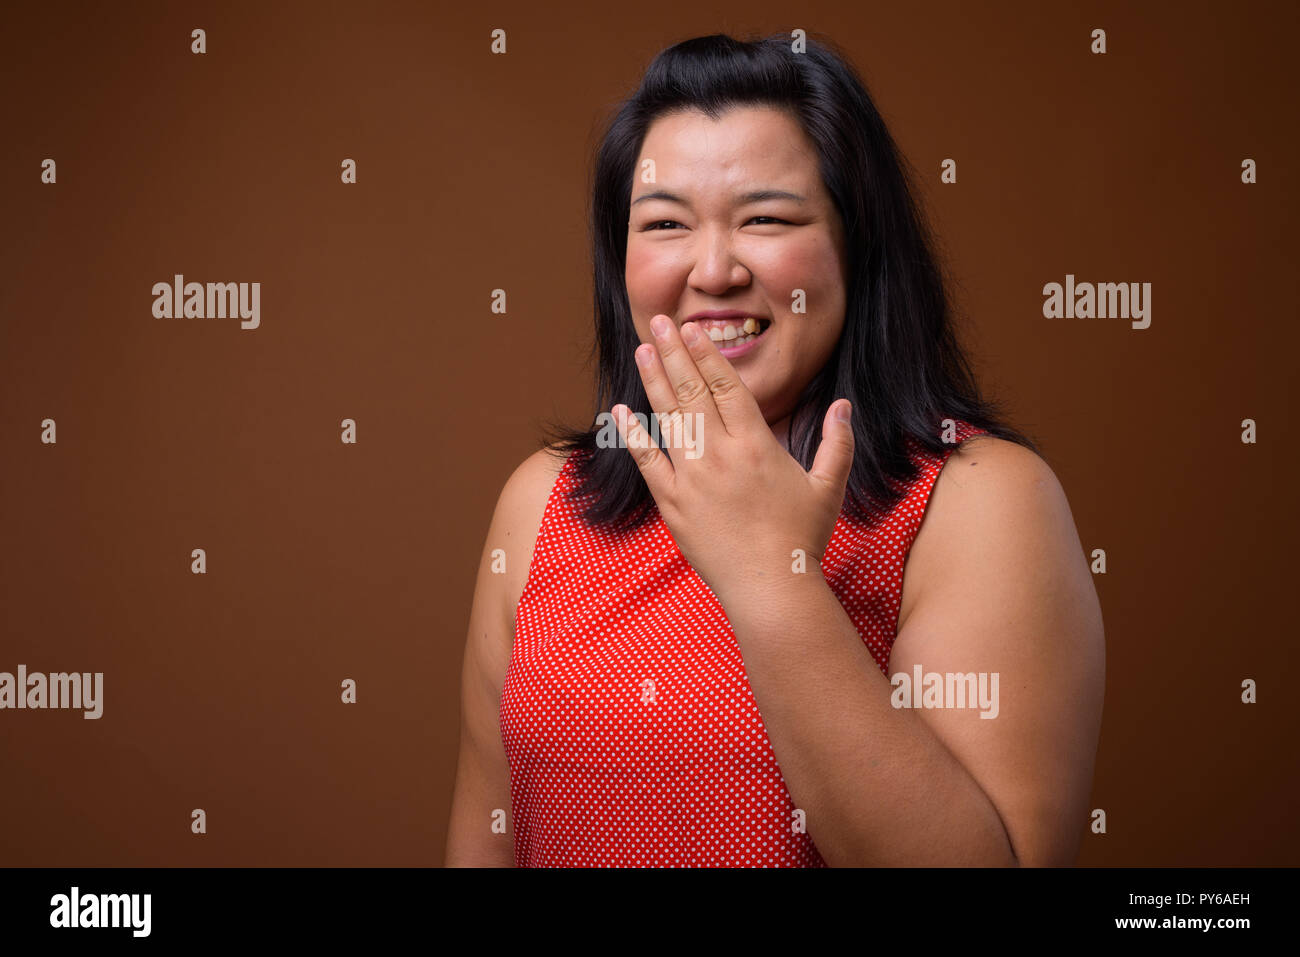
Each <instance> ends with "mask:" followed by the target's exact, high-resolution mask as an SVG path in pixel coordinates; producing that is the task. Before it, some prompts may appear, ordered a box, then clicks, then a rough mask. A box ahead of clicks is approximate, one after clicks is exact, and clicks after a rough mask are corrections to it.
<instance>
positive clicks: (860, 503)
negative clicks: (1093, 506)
mask: <svg viewBox="0 0 1300 957" xmlns="http://www.w3.org/2000/svg"><path fill="white" fill-rule="evenodd" d="M746 105H752V106H770V107H775V108H778V109H783V110H786V111H788V112H789V113H790V115H791V116H793V117H794V118H795V119H796V120H797V121H798V122H799V124H800V126H801V128H802V129H803V131H804V133H805V134H806V135H807V136H808V138H809V140H811V142H812V143H813V144H814V145H815V146H816V149H817V154H818V158H819V166H820V173H821V177H822V180H823V182H824V183H825V186H826V189H827V190H828V192H829V193H830V196H831V198H832V199H833V201H834V203H835V206H836V208H837V210H838V212H839V215H840V219H841V222H842V223H843V226H844V241H845V244H846V248H845V250H844V253H845V258H846V263H847V275H848V284H847V288H846V290H845V297H846V298H845V316H844V328H843V332H842V333H841V335H840V340H839V343H838V344H837V346H836V347H835V350H834V352H833V353H832V354H831V356H830V358H829V359H828V360H827V362H826V364H825V366H824V367H823V368H822V369H821V371H820V372H819V373H818V374H817V375H816V376H814V377H813V379H812V381H811V382H810V383H809V384H808V386H807V387H806V388H805V390H804V391H803V393H802V394H801V396H800V397H799V400H798V403H797V405H796V406H795V409H794V411H793V413H792V414H791V418H790V435H789V443H790V453H791V455H793V456H794V458H795V459H796V460H797V461H799V462H801V463H802V464H803V466H804V468H805V469H807V468H811V467H812V463H813V458H814V456H815V455H816V452H817V446H818V445H819V444H820V441H821V424H822V421H823V419H824V418H825V416H826V412H827V410H828V409H829V408H830V405H831V403H832V402H834V401H835V400H836V399H837V398H840V397H843V398H847V399H849V400H850V401H851V402H852V403H853V415H852V419H851V422H852V427H853V436H854V441H855V445H856V447H855V452H854V461H853V466H852V470H851V472H850V474H849V479H848V487H847V489H846V493H845V506H844V508H845V512H846V514H847V515H848V516H849V517H850V518H852V519H855V520H858V521H862V522H867V523H870V522H872V521H874V520H875V518H876V517H878V516H879V515H880V514H883V513H885V512H887V511H888V510H889V509H890V508H892V506H893V505H894V504H895V503H896V502H897V501H898V500H899V498H900V497H901V495H902V493H903V491H904V489H903V488H902V485H904V484H906V483H910V482H911V481H912V480H913V479H914V478H915V477H916V474H917V469H916V466H915V464H914V463H913V462H912V460H911V458H910V457H909V455H908V440H909V439H910V440H912V441H914V442H915V443H917V444H918V445H919V446H920V447H921V448H923V449H925V450H927V451H929V452H931V453H933V454H936V455H939V454H942V453H943V452H945V451H949V450H951V447H952V446H951V444H950V443H946V442H945V441H944V436H943V434H942V431H943V425H942V423H943V420H945V419H953V420H964V421H966V422H969V423H970V424H971V425H974V426H976V427H978V428H982V429H984V430H985V431H987V432H988V433H989V434H990V435H994V436H997V437H999V438H1003V439H1007V440H1009V441H1013V442H1016V443H1018V444H1020V445H1023V446H1025V447H1027V448H1029V449H1031V450H1033V451H1034V452H1038V449H1037V446H1036V445H1035V443H1034V442H1033V441H1032V440H1031V439H1029V438H1027V437H1026V436H1024V435H1022V434H1021V433H1019V432H1017V431H1016V430H1014V429H1012V428H1011V427H1010V426H1008V425H1006V424H1004V423H1003V422H1002V421H1000V412H999V410H998V407H997V405H996V404H994V403H992V402H990V401H989V400H987V399H985V398H983V397H982V396H981V395H980V392H979V389H978V386H977V385H976V382H975V377H974V374H973V373H972V371H971V368H970V364H969V361H968V359H967V358H966V355H965V354H964V352H963V351H962V348H961V346H960V345H959V344H958V341H957V338H956V335H955V333H954V330H953V324H952V318H951V315H950V304H949V301H948V297H947V295H946V292H945V288H944V283H945V278H944V275H943V273H942V272H941V270H940V266H939V264H938V261H937V257H936V254H935V252H934V248H933V246H934V241H933V238H932V237H931V235H930V232H929V228H928V226H927V225H926V223H925V221H924V219H923V217H922V214H921V211H920V208H919V204H918V201H917V199H916V197H915V195H914V191H913V187H912V185H911V179H910V177H912V176H914V175H915V174H914V173H909V169H910V168H909V167H907V166H906V160H905V159H904V158H903V157H902V155H901V153H900V152H899V150H898V147H897V146H896V145H895V143H894V140H893V138H892V137H891V136H890V134H889V131H888V130H887V129H886V127H885V124H884V121H883V120H882V119H881V116H880V114H879V112H877V110H876V107H875V104H874V103H873V102H872V100H871V97H870V95H869V94H868V92H867V89H866V86H865V84H864V83H863V82H862V80H861V78H860V77H859V76H858V74H857V72H856V71H855V70H854V69H853V67H852V66H851V65H849V63H848V61H847V59H846V58H845V57H844V56H843V54H841V53H840V52H839V51H838V49H837V48H836V47H835V45H834V44H833V43H831V42H830V41H829V40H826V39H818V40H813V39H811V38H809V39H807V40H806V49H805V50H804V51H803V52H795V50H794V48H793V43H792V41H791V39H790V37H788V36H782V35H776V36H771V37H767V38H763V39H755V40H749V41H743V40H737V39H734V38H732V37H730V36H727V35H725V34H715V35H713V36H706V37H696V38H694V39H690V40H685V41H683V42H681V43H677V44H675V45H673V46H670V47H668V48H667V49H665V50H663V51H662V52H660V53H659V54H658V55H657V56H656V57H655V58H654V60H653V61H652V62H651V64H650V66H649V67H648V68H647V69H646V72H645V75H644V76H643V77H642V80H641V83H640V86H639V87H638V88H637V90H636V92H635V93H634V94H633V95H632V96H631V97H630V98H629V99H627V100H626V101H624V102H623V103H621V104H620V105H619V106H618V108H617V112H616V115H615V116H614V118H613V120H612V122H611V123H610V124H609V126H608V128H607V130H606V132H605V135H604V138H603V141H602V143H601V145H600V148H599V151H598V153H597V155H596V165H595V169H594V173H593V189H592V207H591V219H590V239H591V245H592V256H593V266H594V271H595V321H596V338H595V343H594V346H593V351H594V353H595V355H596V357H597V361H598V366H597V370H598V371H597V381H596V396H595V400H596V409H595V412H594V413H593V420H592V426H591V427H590V428H588V429H585V430H583V429H572V428H569V427H567V426H564V425H562V424H561V425H552V426H551V427H549V429H548V430H547V431H548V433H549V434H548V437H547V440H546V444H547V445H548V446H549V448H550V450H551V451H553V452H555V453H558V454H561V455H565V456H567V455H568V454H569V453H571V452H574V451H575V450H581V451H580V454H579V456H578V461H576V462H575V469H576V473H575V474H576V481H575V486H574V488H573V489H571V491H570V495H571V497H572V499H573V501H574V502H582V503H583V504H582V508H581V512H580V514H581V515H582V517H583V521H584V522H586V524H587V525H588V526H589V527H592V528H595V529H607V530H608V529H615V528H618V529H623V528H629V527H630V528H635V527H637V526H639V525H640V524H641V523H642V522H644V521H645V520H647V519H648V518H649V517H650V515H651V514H653V510H654V499H653V497H652V496H651V494H650V489H649V487H648V486H647V485H646V483H645V479H644V478H643V477H642V475H641V472H640V469H638V468H637V466H636V463H635V461H634V460H633V458H632V456H631V455H630V454H629V453H628V451H627V450H626V449H599V447H598V444H597V437H598V435H599V434H600V433H601V428H600V427H599V426H598V424H597V419H598V417H599V415H600V414H601V413H602V412H608V411H609V410H610V409H611V408H612V407H613V406H614V405H615V404H616V403H620V402H621V403H623V404H625V405H627V406H628V408H629V409H631V410H632V411H633V412H634V413H642V414H644V415H646V416H647V419H650V418H652V417H653V410H652V409H651V408H650V403H649V400H648V399H647V397H646V394H645V388H644V386H643V385H642V382H641V377H640V375H639V374H638V372H637V367H636V363H635V360H634V357H633V352H634V350H635V349H636V347H637V346H638V345H639V344H640V340H639V338H638V337H637V333H636V329H635V326H634V325H633V322H632V313H631V309H630V307H629V304H628V296H627V286H626V283H625V281H624V271H625V268H626V252H627V230H628V220H629V208H630V202H631V190H632V183H633V176H634V173H635V166H636V160H637V157H638V155H639V154H640V151H641V146H642V144H643V142H644V139H645V135H646V131H647V130H648V129H649V127H650V124H651V122H652V121H653V120H654V119H656V118H657V117H659V116H661V115H665V114H668V113H673V112H679V111H682V110H692V109H694V110H700V111H702V112H704V113H705V114H706V115H707V116H709V117H710V118H711V119H717V118H718V117H719V116H721V115H722V114H723V113H725V112H726V111H727V110H728V109H730V108H732V107H735V106H746ZM606 432H607V434H608V430H606ZM597 451H604V452H606V454H603V455H601V454H595V453H596V452H597ZM583 453H588V454H583Z"/></svg>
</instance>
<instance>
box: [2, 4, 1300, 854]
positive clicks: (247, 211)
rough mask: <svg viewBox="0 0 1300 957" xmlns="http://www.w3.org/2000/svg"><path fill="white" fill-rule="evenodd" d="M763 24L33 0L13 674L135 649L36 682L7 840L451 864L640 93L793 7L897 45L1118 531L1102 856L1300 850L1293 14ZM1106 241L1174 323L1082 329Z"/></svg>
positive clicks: (1002, 333) (14, 30)
mask: <svg viewBox="0 0 1300 957" xmlns="http://www.w3.org/2000/svg"><path fill="white" fill-rule="evenodd" d="M728 10H735V5H734V4H709V3H700V2H696V0H692V2H689V3H686V2H683V3H665V2H658V3H654V4H651V5H649V6H647V5H644V4H641V5H634V6H631V7H628V8H627V9H626V10H625V11H620V10H610V9H607V8H604V7H600V6H597V5H592V6H590V7H585V8H568V9H566V8H564V7H551V6H550V5H544V4H533V3H524V2H518V3H502V4H494V5H491V6H490V7H488V6H485V5H482V4H463V5H459V7H458V6H457V5H451V4H429V3H403V4H394V3H388V4H351V3H349V4H337V5H326V4H321V3H311V4H306V3H304V4H274V5H272V4H261V3H238V4H236V3H219V4H218V3H213V4H193V5H190V6H182V5H179V4H161V3H159V4H127V5H124V6H119V5H116V4H85V5H78V6H70V5H65V4H39V5H36V4H32V5H24V6H22V7H21V8H19V7H18V6H17V5H11V6H7V7H6V10H5V13H4V15H3V16H4V23H3V30H0V74H2V75H3V80H4V83H3V90H4V93H3V98H4V103H3V113H2V114H0V120H2V121H3V136H2V137H0V139H2V140H3V147H2V150H3V152H2V154H0V197H2V203H3V210H4V215H3V220H2V222H3V262H4V281H3V284H2V285H0V313H2V319H3V324H2V326H0V457H2V458H3V468H2V469H0V482H2V483H3V487H2V489H0V493H2V496H3V497H2V501H3V515H2V519H3V526H2V528H3V548H2V549H0V561H2V562H3V566H2V567H0V609H2V611H0V671H9V672H16V670H17V666H18V665H19V664H20V663H22V664H26V665H27V667H28V669H29V670H31V671H43V672H51V671H91V672H94V671H102V672H104V673H105V678H104V717H103V718H101V719H100V720H98V721H86V720H84V719H83V718H82V717H81V715H80V713H78V712H76V711H26V710H24V711H7V710H6V711H3V712H0V863H3V864H9V865H21V864H48V865H91V866H102V865H182V866H185V865H240V864H249V865H263V864H265V865H434V864H439V863H441V861H442V854H443V845H444V832H445V826H446V820H447V811H448V806H449V800H450V794H451V788H452V780H453V772H454V768H455V754H456V741H457V733H458V720H459V719H458V697H457V696H458V683H459V665H460V656H461V651H462V646H463V643H464V636H465V630H466V626H467V621H468V615H469V606H470V599H471V592H472V586H473V580H474V574H475V570H476V567H477V563H478V560H479V555H480V549H481V547H482V544H483V536H484V534H485V532H486V529H487V522H488V519H489V517H490V515H491V510H492V506H493V504H494V502H495V500H496V496H497V493H498V492H499V490H500V487H501V485H502V483H503V482H504V481H505V479H506V477H507V476H508V475H509V474H510V472H511V470H512V469H513V468H514V467H515V466H516V465H517V464H518V463H519V462H520V461H521V460H522V459H523V458H524V457H525V456H526V455H527V454H529V453H530V452H531V451H532V450H533V449H534V448H536V443H537V434H538V433H537V428H536V426H537V423H538V422H539V421H540V420H542V419H544V418H546V417H548V416H552V415H555V416H563V417H565V418H567V419H568V420H569V421H571V422H574V423H578V422H581V421H584V420H586V418H587V417H588V416H589V415H590V414H591V413H592V412H593V411H594V410H592V409H590V408H589V407H588V402H589V398H588V396H589V386H590V382H591V371H592V370H591V369H590V368H589V367H586V366H584V358H585V353H586V350H587V348H588V346H589V343H590V325H591V307H590V270H589V256H588V250H587V247H586V238H585V237H586V226H585V215H586V208H587V204H588V192H587V191H588V179H587V176H588V168H589V165H590V161H591V153H592V150H593V148H594V146H595V144H596V142H597V130H598V127H599V124H600V122H601V121H602V120H603V119H604V117H605V116H606V115H607V112H608V111H609V110H610V109H611V108H612V106H613V105H614V104H615V103H616V102H617V100H618V99H619V98H620V97H622V96H624V95H626V94H628V93H630V92H631V90H632V89H633V88H634V87H635V84H636V82H637V80H638V77H639V76H640V73H641V71H642V70H643V69H644V67H645V65H646V64H647V63H648V62H649V60H650V58H651V57H652V56H653V55H654V54H655V53H656V52H657V51H658V50H660V49H662V48H663V47H664V46H666V45H668V44H670V43H672V42H675V41H677V40H681V39H685V38H687V37H690V36H696V35H700V34H706V33H714V32H729V33H732V34H733V35H737V36H746V35H748V34H750V33H751V32H757V33H761V34H766V33H776V32H782V33H786V32H788V31H790V30H791V29H794V28H803V29H806V30H809V31H810V32H811V31H816V32H818V33H821V34H825V35H827V36H829V37H831V38H832V39H834V40H836V41H837V42H839V43H841V44H842V45H843V46H844V47H845V48H846V49H847V50H848V51H849V53H850V54H851V56H852V59H853V62H854V64H855V65H856V66H857V67H858V68H859V70H860V71H861V73H862V75H863V76H864V78H865V79H866V81H867V83H868V85H869V87H870V89H871V92H872V94H873V96H875V97H876V99H877V102H878V105H879V107H880V109H881V111H882V112H883V114H884V115H885V118H886V121H887V122H888V123H889V124H890V127H891V129H892V131H893V132H894V134H895V136H896V138H897V140H898V142H899V144H900V146H901V147H902V149H903V151H904V153H905V154H906V155H907V157H908V158H909V160H910V161H911V162H912V163H913V164H914V165H915V166H916V168H917V170H918V171H919V173H920V176H921V182H920V187H921V190H922V192H923V195H924V199H925V202H926V204H927V206H928V207H929V210H930V213H931V216H932V219H933V224H934V227H935V229H936V231H937V234H938V235H939V237H940V239H941V242H942V245H943V251H944V253H945V255H946V256H947V257H948V260H949V262H950V264H951V266H952V269H953V271H954V273H955V275H956V277H957V279H958V284H957V285H956V286H955V287H954V289H953V292H954V294H955V296H956V298H957V303H958V306H959V308H960V310H961V312H962V314H963V316H964V317H965V321H964V325H963V329H964V334H965V338H966V341H967V342H968V343H969V345H970V346H971V347H972V352H973V357H974V359H975V361H976V365H977V370H978V371H979V373H980V375H981V378H982V381H983V382H984V383H985V385H986V386H987V388H988V390H989V391H990V392H991V393H992V394H993V395H994V396H995V397H998V398H1001V399H1003V400H1005V401H1006V402H1007V403H1008V408H1009V411H1010V412H1011V417H1012V420H1013V421H1014V423H1015V424H1017V425H1019V426H1020V427H1022V428H1024V429H1025V430H1027V431H1029V432H1030V433H1031V434H1032V435H1034V436H1036V437H1037V438H1038V439H1040V440H1041V442H1042V444H1043V446H1044V450H1045V453H1046V456H1047V459H1048V461H1049V463H1050V464H1051V466H1052V467H1053V468H1054V469H1055V471H1056V474H1057V475H1058V476H1059V478H1060V480H1061V482H1062V484H1063V485H1064V487H1065V489H1066V491H1067V494H1068V495H1069V499H1070V503H1071V506H1072V508H1073V512H1074V517H1075V520H1076V523H1077V526H1078V529H1079V533H1080V538H1081V540H1082V542H1083V545H1084V548H1085V550H1087V551H1091V550H1092V549H1093V548H1104V549H1105V550H1106V552H1107V556H1108V561H1109V570H1108V573H1107V574H1106V575H1104V576H1097V578H1096V584H1097V590H1098V593H1099V595H1100V597H1101V603H1102V608H1103V612H1104V615H1105V621H1106V634H1107V655H1108V661H1107V687H1106V710H1105V723H1104V727H1103V730H1102V736H1101V744H1100V750H1099V754H1098V762H1097V771H1096V781H1095V786H1094V790H1093V797H1092V804H1091V806H1093V807H1100V808H1104V809H1105V810H1106V812H1107V815H1108V833H1107V834H1105V835H1091V834H1089V835H1088V836H1087V837H1085V839H1084V845H1083V851H1082V853H1081V855H1080V862H1081V863H1083V864H1088V865H1102V864H1121V865H1127V864H1156V865H1191V864H1214V865H1228V864H1295V863H1298V862H1300V836H1298V829H1297V825H1296V823H1295V818H1294V816H1293V807H1292V804H1293V801H1294V800H1295V797H1296V779H1297V771H1296V759H1295V755H1294V747H1295V740H1296V736H1295V732H1296V719H1295V705H1294V702H1293V700H1292V698H1291V694H1292V693H1293V692H1292V686H1291V685H1290V684H1289V682H1290V681H1291V678H1292V676H1293V675H1294V674H1295V669H1296V666H1297V656H1296V653H1295V637H1296V628H1295V625H1294V615H1293V613H1292V611H1291V603H1292V601H1293V598H1294V587H1293V585H1292V582H1291V579H1292V578H1293V576H1294V563H1293V561H1292V560H1291V551H1290V546H1291V543H1292V542H1293V541H1294V539H1295V533H1296V519H1295V512H1294V509H1293V507H1292V503H1291V497H1292V496H1291V490H1292V488H1293V481H1292V480H1291V476H1293V475H1294V474H1295V472H1294V467H1295V455H1294V452H1293V451H1291V452H1288V451H1286V450H1287V449H1288V448H1292V449H1293V448H1294V446H1289V445H1288V443H1289V442H1293V441H1294V439H1293V437H1292V435H1291V433H1290V432H1289V431H1288V430H1289V429H1291V428H1292V427H1293V418H1294V412H1295V408H1294V401H1293V400H1294V395H1293V392H1292V388H1291V382H1292V381H1293V379H1294V369H1293V364H1294V361H1295V355H1296V333H1295V329H1296V321H1297V318H1298V317H1297V307H1296V293H1295V285H1294V283H1295V266H1294V264H1295V261H1296V254H1297V248H1296V247H1297V244H1296V241H1295V233H1294V227H1293V223H1292V221H1293V218H1294V216H1295V213H1296V186H1295V183H1296V180H1297V174H1296V170H1295V159H1296V156H1297V146H1298V144H1297V141H1296V134H1295V115H1296V102H1295V96H1294V93H1295V89H1296V86H1295V75H1294V67H1295V56H1294V50H1293V44H1294V38H1295V36H1296V28H1297V26H1298V25H1300V24H1298V23H1297V19H1298V17H1297V13H1296V10H1297V7H1296V5H1295V4H1293V3H1290V2H1278V3H1234V4H1231V5H1229V4H1226V3H1223V4H1204V3H1169V4H1163V5H1158V4H1142V5H1136V4H1130V3H1096V4H1084V3H1076V4H1061V3H1054V4H1051V5H1047V7H1046V8H1044V5H1042V4H1040V3H1037V2H1032V3H1031V2H1026V3H1015V4H1006V3H1003V4H970V3H959V2H951V3H947V2H945V3H928V4H924V5H920V4H883V3H882V4H856V3H855V4H843V5H840V4H824V3H798V4H792V5H785V4H777V3H770V2H768V3H758V4H753V5H749V6H747V7H746V14H747V16H746V18H745V19H743V20H742V19H739V18H737V17H736V16H735V15H734V14H731V13H727V12H726V11H728ZM195 27H202V28H204V29H206V31H207V38H208V52H207V53H206V55H202V56H197V55H194V54H192V53H191V52H190V42H191V41H190V31H191V30H192V29H193V28H195ZM497 27H501V28H504V29H506V30H507V31H508V53H507V54H506V55H504V56H493V55H491V54H490V53H489V44H490V33H491V31H492V30H493V29H494V28H497ZM1096 27H1102V28H1104V29H1105V30H1106V31H1107V35H1108V48H1109V52H1108V53H1106V54H1105V55H1104V56H1097V55H1093V54H1092V53H1090V52H1089V46H1090V37H1089V35H1090V32H1091V31H1092V30H1093V29H1094V28H1096ZM47 157H51V158H54V159H55V160H56V161H57V163H58V183H57V185H43V184H42V183H41V182H40V172H41V171H40V163H41V161H42V160H43V159H45V158H47ZM345 157H351V158H354V159H356V160H357V163H358V183H357V184H356V185H354V186H344V185H342V184H341V183H340V181H339V171H340V165H339V164H340V162H341V161H342V160H343V158H345ZM948 157H952V158H954V159H956V160H957V162H958V183H957V184H956V185H946V186H945V185H942V184H940V182H939V169H940V163H941V161H942V160H943V159H944V158H948ZM1246 157H1250V158H1253V159H1254V160H1255V161H1256V162H1257V163H1258V166H1259V173H1258V176H1259V182H1258V184H1257V185H1250V186H1248V185H1243V184H1242V183H1241V181H1240V165H1241V161H1242V160H1243V159H1244V158H1246ZM178 272H179V273H183V274H184V275H185V276H186V278H187V280H193V281H199V282H208V281H223V282H224V281H234V282H252V281H258V282H261V283H262V323H261V327H260V328H259V329H256V330H243V329H241V328H239V324H238V321H237V320H233V319H226V320H194V319H191V320H184V319H173V320H165V319H155V318H154V317H153V315H152V311H151V309H152V302H153V297H152V293H151V288H152V285H153V283H155V282H159V281H170V279H171V277H172V275H173V274H174V273H178ZM1067 273H1073V274H1074V275H1075V276H1076V277H1077V279H1078V280H1079V281H1093V282H1105V281H1114V282H1119V281H1124V282H1151V283H1152V284H1153V289H1152V309H1153V312H1152V324H1151V327H1150V328H1149V329H1147V330H1133V329H1131V328H1130V326H1129V323H1128V322H1127V321H1124V320H1118V319H1112V320H1047V319H1044V318H1043V316H1042V314H1041V309H1042V301H1043V294H1042V287H1043V285H1044V283H1047V282H1062V283H1063V282H1064V281H1065V276H1066V274H1067ZM497 287H501V288H504V289H506V290H507V293H508V296H509V300H508V306H509V312H508V314H507V315H506V316H499V315H493V314H492V313H491V312H490V311H489V297H490V292H491V290H492V289H494V288H497ZM46 417H50V418H53V419H55V420H56V421H57V424H58V443H57V445H44V444H42V443H41V442H40V431H41V430H40V423H41V421H42V419H44V418H46ZM349 417H350V418H354V419H356V421H357V423H358V436H359V441H358V444H356V445H344V444H341V443H340V441H339V423H340V421H341V420H342V419H344V418H349ZM1248 417H1249V418H1254V419H1255V420H1257V422H1258V423H1259V442H1258V444H1257V445H1253V446H1252V445H1243V444H1242V442H1241V441H1240V423H1241V421H1242V419H1244V418H1248ZM1284 476H1285V477H1284ZM200 547H201V548H204V549H206V550H207V555H208V573H207V574H206V575H194V574H191V572H190V561H191V560H190V551H191V549H193V548H200ZM345 677H351V678H354V679H356V680H357V682H358V686H359V690H358V703H357V704H356V705H354V706H344V705H342V704H341V703H340V702H339V683H340V681H342V679H344V678H345ZM1246 677H1252V678H1255V679H1256V680H1257V681H1258V682H1259V689H1260V690H1259V703H1258V704H1256V705H1254V706H1247V705H1243V704H1241V703H1240V700H1239V697H1240V683H1241V681H1242V679H1243V678H1246ZM196 807H201V808H204V809H205V810H206V811H207V815H208V833H207V834H206V835H202V836H196V835H193V834H191V833H190V810H191V809H192V808H196ZM1081 826H1082V825H1081Z"/></svg>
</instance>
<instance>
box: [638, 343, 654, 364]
mask: <svg viewBox="0 0 1300 957" xmlns="http://www.w3.org/2000/svg"><path fill="white" fill-rule="evenodd" d="M653 357H654V348H653V347H652V346H647V345H639V346H637V347H636V364H637V365H639V366H648V365H650V360H651V359H652V358H653Z"/></svg>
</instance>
